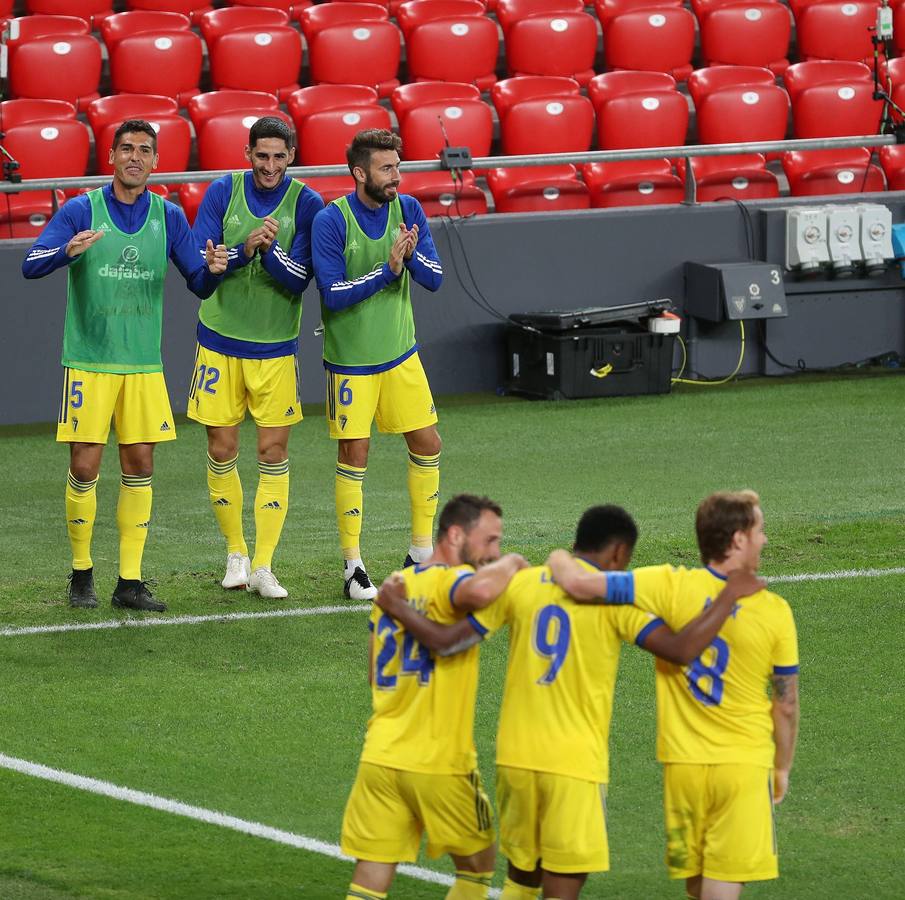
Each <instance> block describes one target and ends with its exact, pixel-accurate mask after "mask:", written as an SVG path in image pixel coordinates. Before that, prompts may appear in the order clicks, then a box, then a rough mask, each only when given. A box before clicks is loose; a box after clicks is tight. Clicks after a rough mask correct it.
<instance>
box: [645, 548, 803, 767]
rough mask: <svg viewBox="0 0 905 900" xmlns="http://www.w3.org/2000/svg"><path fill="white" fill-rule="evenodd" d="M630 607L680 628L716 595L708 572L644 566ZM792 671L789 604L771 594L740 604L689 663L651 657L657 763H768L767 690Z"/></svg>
mask: <svg viewBox="0 0 905 900" xmlns="http://www.w3.org/2000/svg"><path fill="white" fill-rule="evenodd" d="M632 576H633V581H634V603H635V605H636V606H638V607H639V608H640V609H644V610H647V611H648V612H651V613H653V614H654V615H656V616H659V617H660V618H662V619H663V620H664V621H665V622H666V623H667V624H668V625H669V626H670V627H671V628H672V629H673V630H674V631H680V630H681V629H682V628H684V627H685V626H686V625H687V624H688V623H689V622H690V621H691V620H692V619H694V618H695V617H697V616H698V615H699V614H700V613H701V612H702V611H703V610H704V609H705V608H706V607H707V606H708V605H709V604H710V603H711V602H712V601H713V600H714V599H715V598H716V596H717V594H719V593H720V591H721V590H722V589H723V584H724V583H725V580H726V579H725V578H724V577H723V576H722V575H720V574H718V573H717V572H715V571H713V570H712V569H709V568H704V569H685V568H673V567H672V566H649V567H647V568H641V569H636V570H635V571H634V572H633V573H632ZM797 671H798V638H797V635H796V632H795V620H794V619H793V617H792V610H791V609H790V608H789V604H788V603H786V601H785V600H783V598H782V597H780V596H778V595H777V594H774V593H772V592H770V591H766V590H764V591H759V592H758V593H757V594H753V595H752V596H750V597H745V598H743V599H742V600H739V601H738V602H737V603H736V604H735V607H734V608H733V610H732V612H731V613H730V615H729V618H728V619H727V620H726V622H725V623H724V625H723V627H722V628H721V629H720V632H719V634H718V635H717V636H716V638H714V640H713V642H712V643H711V644H710V646H709V647H708V648H707V649H706V650H705V651H704V652H703V653H702V654H701V655H700V656H699V657H698V658H697V659H696V660H695V661H694V662H693V663H692V664H691V665H690V666H684V667H683V666H677V665H673V664H672V663H668V662H665V661H664V660H661V659H658V660H657V758H658V759H659V760H660V761H661V762H665V763H676V762H684V763H702V764H706V763H751V764H754V765H762V766H768V767H769V766H772V765H773V753H774V744H773V719H772V717H771V713H770V710H771V702H770V698H769V697H768V696H767V685H768V683H769V681H770V678H771V676H772V675H774V674H778V675H792V674H795V673H796V672H797Z"/></svg>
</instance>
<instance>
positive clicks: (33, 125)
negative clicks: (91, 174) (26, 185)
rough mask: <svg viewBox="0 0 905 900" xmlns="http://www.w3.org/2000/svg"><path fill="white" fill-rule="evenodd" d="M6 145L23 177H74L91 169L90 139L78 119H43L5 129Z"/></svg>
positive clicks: (85, 126) (85, 127) (4, 144)
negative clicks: (89, 155) (89, 163)
mask: <svg viewBox="0 0 905 900" xmlns="http://www.w3.org/2000/svg"><path fill="white" fill-rule="evenodd" d="M3 146H4V147H5V148H6V151H7V153H9V154H10V155H11V156H12V157H13V158H14V159H16V160H18V162H19V175H21V176H22V178H74V177H78V176H80V175H84V174H85V170H86V169H87V168H88V154H89V152H90V150H91V138H90V135H89V132H88V126H87V125H85V124H84V123H82V122H79V121H77V120H75V119H43V120H40V121H32V122H27V123H25V124H23V125H16V126H14V127H13V128H8V129H6V130H5V135H4V138H3Z"/></svg>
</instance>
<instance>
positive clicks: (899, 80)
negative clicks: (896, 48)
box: [881, 6, 905, 87]
mask: <svg viewBox="0 0 905 900" xmlns="http://www.w3.org/2000/svg"><path fill="white" fill-rule="evenodd" d="M896 9H901V6H897V7H896ZM903 27H905V24H903ZM886 75H887V76H888V78H889V80H890V81H891V82H892V85H893V87H898V86H899V85H900V84H905V56H897V57H896V58H895V59H890V60H888V61H887V63H886ZM881 77H882V75H881Z"/></svg>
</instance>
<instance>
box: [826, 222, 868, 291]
mask: <svg viewBox="0 0 905 900" xmlns="http://www.w3.org/2000/svg"><path fill="white" fill-rule="evenodd" d="M826 216H827V229H826V233H827V246H828V247H829V251H830V264H831V265H832V267H833V274H834V275H835V276H836V277H837V278H850V277H851V276H852V275H854V273H855V266H856V265H857V264H858V263H860V262H861V237H860V231H861V216H860V214H859V212H858V209H857V207H855V206H828V207H827V208H826Z"/></svg>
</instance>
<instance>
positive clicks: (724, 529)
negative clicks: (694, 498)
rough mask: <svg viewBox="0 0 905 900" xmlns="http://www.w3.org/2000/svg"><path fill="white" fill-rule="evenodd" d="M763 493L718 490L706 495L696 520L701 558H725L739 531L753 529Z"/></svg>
mask: <svg viewBox="0 0 905 900" xmlns="http://www.w3.org/2000/svg"><path fill="white" fill-rule="evenodd" d="M759 505H760V497H758V496H757V494H756V493H755V492H754V491H718V492H717V493H715V494H711V495H710V496H709V497H705V498H704V499H703V500H702V501H701V504H700V506H698V511H697V514H696V515H695V520H694V529H695V532H696V533H697V536H698V549H699V550H700V551H701V562H702V563H704V565H707V563H709V562H722V561H723V560H724V559H725V558H726V557H727V556H728V555H729V550H730V548H731V547H732V537H733V535H734V534H735V533H736V532H737V531H750V530H751V528H752V527H753V526H754V523H755V521H756V517H755V515H754V508H755V507H756V506H759Z"/></svg>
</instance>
